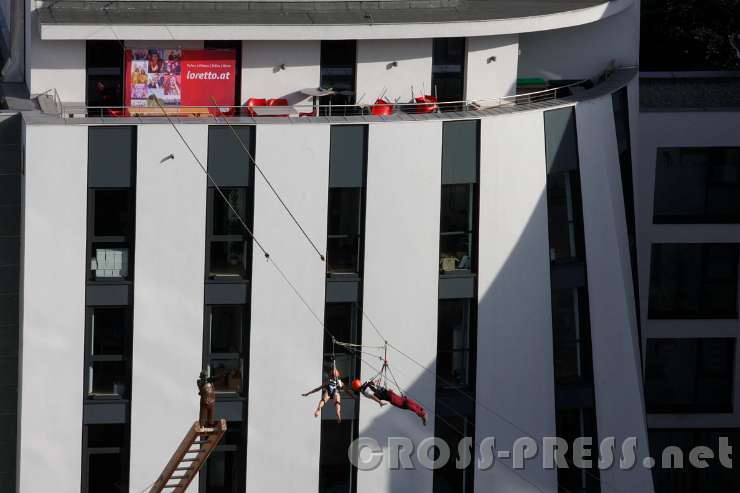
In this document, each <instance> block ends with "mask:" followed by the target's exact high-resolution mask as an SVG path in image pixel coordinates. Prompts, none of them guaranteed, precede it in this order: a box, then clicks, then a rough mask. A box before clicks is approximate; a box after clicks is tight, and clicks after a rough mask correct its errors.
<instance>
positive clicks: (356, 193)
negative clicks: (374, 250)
mask: <svg viewBox="0 0 740 493" xmlns="http://www.w3.org/2000/svg"><path fill="white" fill-rule="evenodd" d="M362 191H363V189H362V188H359V187H357V188H330V189H329V227H328V237H327V248H326V259H327V261H326V264H327V270H328V272H329V273H330V274H359V273H360V259H361V252H360V249H361V245H362V202H363V193H362Z"/></svg>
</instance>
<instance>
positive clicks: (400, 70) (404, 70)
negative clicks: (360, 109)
mask: <svg viewBox="0 0 740 493" xmlns="http://www.w3.org/2000/svg"><path fill="white" fill-rule="evenodd" d="M392 62H398V66H397V67H391V66H389V64H391V63H392ZM431 84H432V39H431V38H426V39H404V40H392V39H391V40H360V41H358V42H357V100H358V102H359V103H373V102H375V100H376V99H377V98H379V97H380V96H381V95H382V94H383V93H384V92H385V96H384V97H385V99H386V100H388V101H394V102H395V101H397V102H401V103H407V102H409V101H411V100H412V98H411V88H412V86H413V88H414V96H420V95H421V94H422V93H423V94H431V93H432V88H431Z"/></svg>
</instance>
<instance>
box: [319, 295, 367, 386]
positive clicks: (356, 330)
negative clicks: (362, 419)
mask: <svg viewBox="0 0 740 493" xmlns="http://www.w3.org/2000/svg"><path fill="white" fill-rule="evenodd" d="M360 317H361V314H360V309H359V308H358V306H357V305H356V304H355V303H327V304H326V308H325V313H324V325H325V327H326V330H327V331H329V332H331V333H332V334H334V337H336V338H337V340H338V341H343V342H349V343H351V344H360V343H361V341H360ZM332 350H333V351H334V355H335V357H336V365H337V369H338V370H339V372H340V373H341V374H342V379H343V380H344V383H345V384H349V383H350V380H351V379H352V378H354V377H358V378H359V371H360V367H359V364H358V363H359V361H358V359H359V358H358V356H357V355H356V354H355V353H354V352H351V351H349V350H348V349H347V348H345V347H341V346H337V345H332V340H331V337H330V336H329V334H326V333H324V360H325V361H327V362H328V361H330V360H331V356H332ZM328 370H329V369H328V368H327V374H328Z"/></svg>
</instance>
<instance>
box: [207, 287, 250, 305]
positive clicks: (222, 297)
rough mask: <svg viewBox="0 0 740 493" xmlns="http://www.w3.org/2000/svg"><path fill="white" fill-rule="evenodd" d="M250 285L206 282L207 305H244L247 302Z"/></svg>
mask: <svg viewBox="0 0 740 493" xmlns="http://www.w3.org/2000/svg"><path fill="white" fill-rule="evenodd" d="M248 290H249V285H248V284H245V283H239V284H236V283H234V284H227V283H223V284H218V283H206V295H205V303H206V305H243V304H244V303H246V302H247V293H248Z"/></svg>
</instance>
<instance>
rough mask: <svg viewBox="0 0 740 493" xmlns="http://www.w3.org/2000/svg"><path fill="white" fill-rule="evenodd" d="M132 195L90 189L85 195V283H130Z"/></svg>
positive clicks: (125, 191) (130, 191)
mask: <svg viewBox="0 0 740 493" xmlns="http://www.w3.org/2000/svg"><path fill="white" fill-rule="evenodd" d="M134 200H135V198H134V191H133V189H131V188H91V189H89V191H88V210H89V212H88V229H89V231H88V241H89V252H90V257H89V258H90V261H89V266H90V270H89V279H90V280H91V281H125V280H130V279H131V274H132V269H131V268H130V266H131V263H132V262H131V257H132V256H133V255H132V254H133V251H132V250H133V248H132V247H133V242H132V241H131V240H132V236H133V222H134V216H133V214H134Z"/></svg>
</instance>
